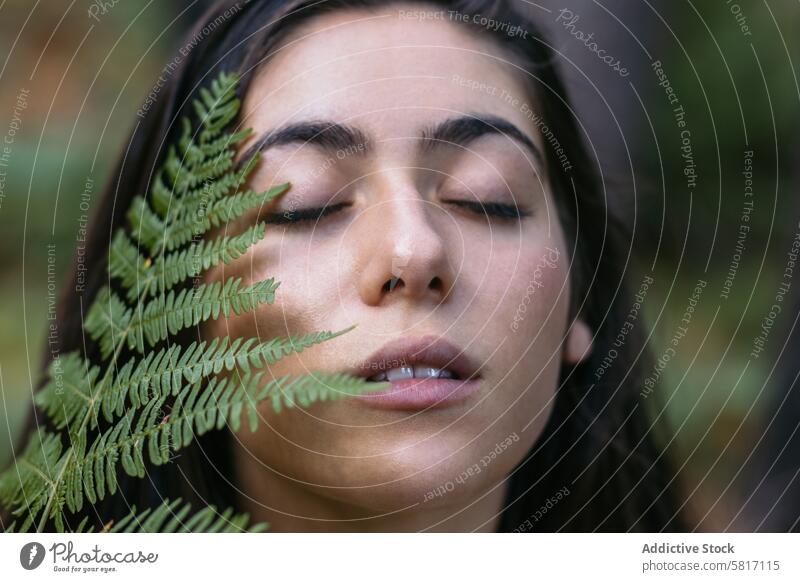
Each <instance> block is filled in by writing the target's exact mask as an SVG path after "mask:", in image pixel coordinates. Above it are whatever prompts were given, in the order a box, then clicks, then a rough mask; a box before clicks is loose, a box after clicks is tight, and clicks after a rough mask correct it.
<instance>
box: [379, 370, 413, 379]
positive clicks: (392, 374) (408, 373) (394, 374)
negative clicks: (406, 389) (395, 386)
mask: <svg viewBox="0 0 800 582" xmlns="http://www.w3.org/2000/svg"><path fill="white" fill-rule="evenodd" d="M386 377H387V378H388V379H389V382H394V381H395V380H408V379H409V378H413V377H414V368H408V367H403V368H392V369H391V370H387V372H386Z"/></svg>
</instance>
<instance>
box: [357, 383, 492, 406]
mask: <svg viewBox="0 0 800 582" xmlns="http://www.w3.org/2000/svg"><path fill="white" fill-rule="evenodd" d="M478 388H480V379H479V378H473V379H471V380H449V379H445V378H409V379H407V380H394V381H392V382H391V387H390V388H389V389H388V390H385V391H383V392H368V393H366V394H361V395H359V396H357V398H358V399H359V400H361V401H362V402H364V403H365V404H367V405H368V406H372V407H374V408H385V409H393V410H424V409H426V408H444V407H446V406H452V405H453V404H457V403H459V402H463V401H464V400H466V399H467V398H469V397H470V396H471V395H472V394H474V393H475V392H476V391H477V390H478Z"/></svg>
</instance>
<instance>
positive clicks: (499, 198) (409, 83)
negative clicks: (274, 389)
mask: <svg viewBox="0 0 800 582" xmlns="http://www.w3.org/2000/svg"><path fill="white" fill-rule="evenodd" d="M419 11H420V9H419V7H418V6H409V7H405V8H404V7H402V6H393V7H389V8H386V9H383V10H378V11H373V12H362V11H339V12H334V13H332V14H328V15H324V16H318V17H316V18H314V19H311V20H309V21H308V22H306V23H305V24H304V25H302V26H301V27H300V28H298V29H296V30H295V31H294V32H293V34H292V35H291V38H290V39H289V40H288V41H287V42H285V43H284V48H283V49H282V50H280V51H279V52H278V53H277V54H276V55H274V57H272V58H271V59H270V60H269V62H268V63H267V64H266V65H265V66H264V67H263V68H262V69H261V70H260V71H259V72H258V74H257V75H256V77H255V79H254V81H253V83H252V84H251V86H250V88H249V92H248V94H247V96H246V98H245V100H244V105H243V111H242V114H243V121H242V124H243V125H244V126H245V127H252V128H253V130H254V131H253V136H252V138H251V139H250V140H249V141H248V142H247V143H246V144H245V148H243V150H244V149H246V148H247V147H250V146H252V145H253V144H255V143H256V142H257V141H258V140H259V139H260V138H261V137H263V136H265V135H268V134H273V135H278V132H280V131H281V129H282V128H285V127H286V126H288V125H290V124H291V125H295V127H294V130H295V131H292V132H281V134H280V135H281V139H279V140H277V141H276V142H275V143H273V144H271V145H269V146H268V147H266V148H265V149H264V150H263V154H262V156H263V157H262V161H261V163H260V165H259V167H258V169H257V170H256V171H255V172H254V173H253V174H252V175H251V181H250V186H251V187H252V188H254V189H257V190H266V189H268V188H270V187H271V186H274V185H277V184H281V183H284V182H291V184H292V186H291V188H290V189H289V190H288V191H287V192H286V193H285V194H283V195H282V196H281V197H280V198H279V199H277V201H274V202H273V204H272V205H270V206H268V207H267V206H265V207H263V208H261V209H260V211H259V212H257V213H256V212H254V213H252V214H251V215H249V216H247V217H246V218H243V219H242V220H239V221H237V222H236V223H235V224H229V225H228V230H229V233H230V231H237V232H238V231H241V230H242V229H244V228H245V227H246V226H248V225H252V224H253V223H254V221H256V220H270V218H271V219H272V223H269V224H267V232H266V236H265V237H264V238H263V240H261V241H260V242H259V243H258V244H256V245H254V246H253V247H252V248H251V250H250V251H249V252H248V253H247V254H246V255H244V256H243V257H241V258H239V259H238V260H236V261H234V262H233V263H231V264H229V265H227V266H224V268H219V269H216V270H215V271H213V272H212V273H211V274H210V278H215V279H216V278H221V277H229V276H239V277H243V278H244V280H245V282H248V283H252V282H255V281H258V280H262V279H267V278H270V277H274V278H276V279H277V280H279V281H280V288H279V289H278V291H277V294H276V299H275V302H274V304H273V305H265V306H263V307H262V308H260V309H259V310H258V311H257V312H256V313H255V314H253V313H251V314H247V315H243V316H239V317H232V318H229V319H227V320H219V321H216V322H211V323H209V324H208V326H207V328H206V330H205V333H206V334H207V335H208V336H215V335H221V334H226V335H229V336H232V337H239V336H258V337H260V338H261V339H262V340H265V339H268V338H272V337H275V336H287V335H293V336H294V335H301V334H306V333H309V332H314V331H321V330H329V331H338V330H342V329H344V328H347V327H349V326H351V325H353V324H358V326H357V327H356V328H355V329H354V330H352V331H350V332H348V333H345V334H343V335H341V336H339V337H337V338H334V339H332V340H330V341H327V342H324V343H322V344H319V345H317V346H315V347H313V348H311V349H307V350H305V351H303V352H302V353H300V354H295V355H293V356H291V357H287V358H284V359H283V360H281V361H280V362H279V363H278V364H276V365H275V366H273V367H272V368H271V373H272V374H274V375H275V376H280V375H284V374H297V375H300V374H305V373H308V372H309V371H311V370H320V371H325V372H350V373H359V371H363V369H364V364H363V362H364V361H365V360H367V359H368V358H369V357H370V355H371V354H373V352H375V351H376V350H378V349H379V348H382V347H383V346H384V345H386V344H387V343H388V342H392V341H394V340H401V341H408V342H412V343H413V341H415V340H419V341H420V342H421V343H422V344H424V345H430V344H433V343H436V344H440V343H444V342H447V343H449V344H451V345H452V347H455V348H456V351H457V352H462V356H463V359H464V361H465V362H467V368H469V365H472V366H473V369H475V368H477V377H476V378H475V379H474V380H473V381H472V382H470V383H469V384H468V385H467V384H464V383H463V382H459V381H458V380H450V381H440V382H439V384H438V388H435V390H443V391H445V392H446V391H450V390H451V389H452V388H453V387H458V388H459V389H457V390H456V391H455V393H454V394H451V395H450V396H449V397H447V398H441V395H442V392H437V391H431V390H434V389H433V388H427V387H419V386H423V385H422V384H420V383H419V382H420V381H419V380H416V384H417V385H418V389H417V390H416V391H415V390H414V389H413V388H411V389H409V390H405V396H397V395H395V396H396V397H392V398H388V399H384V400H380V401H379V400H370V399H369V398H364V399H357V398H345V399H343V400H339V401H336V402H332V403H331V402H325V403H319V404H316V405H314V406H312V407H310V408H308V409H297V408H295V409H291V410H284V411H282V412H281V413H280V414H275V413H274V412H273V411H272V408H271V404H270V403H269V402H264V403H263V406H262V407H261V409H260V412H261V414H262V423H263V426H261V427H260V428H259V429H258V430H257V431H256V432H253V433H250V432H249V431H248V430H246V429H245V430H242V431H241V432H240V433H237V435H236V436H235V437H234V438H235V439H237V440H238V441H239V442H240V444H241V445H242V446H236V447H234V450H235V451H236V452H235V455H236V459H235V464H236V467H237V472H238V479H239V484H240V486H241V488H242V489H243V491H244V493H245V495H246V496H248V497H250V498H251V503H252V504H253V505H254V506H258V507H261V506H263V507H264V508H265V510H264V511H268V510H275V511H277V512H279V513H280V512H287V513H291V514H293V515H295V516H303V517H308V518H311V519H324V518H331V517H333V518H334V519H335V516H336V515H345V514H347V515H360V516H361V517H363V518H368V517H370V516H373V515H378V514H386V513H389V512H395V511H401V510H402V511H418V510H421V509H425V510H426V511H430V512H431V513H430V514H431V515H434V514H435V513H436V511H435V510H436V509H437V508H438V509H439V510H440V511H439V513H440V514H443V515H444V517H445V518H446V517H447V516H448V515H450V514H451V513H455V512H456V511H458V509H461V508H463V507H466V506H467V505H469V504H470V503H472V502H473V501H475V499H476V498H478V497H480V496H481V495H482V494H483V493H485V492H487V491H489V490H493V493H492V495H494V499H500V498H501V496H502V492H503V487H502V484H503V482H504V480H505V479H506V477H507V476H508V474H509V472H510V471H511V470H512V469H513V467H514V466H515V465H516V464H517V463H518V462H519V461H520V460H521V459H522V458H523V456H524V455H525V453H526V452H527V451H528V450H529V449H530V448H531V446H532V445H533V444H534V442H535V441H536V439H537V437H538V436H539V435H540V433H541V431H542V429H543V427H544V425H545V423H546V421H547V419H548V415H549V413H550V410H551V406H552V404H553V398H554V393H555V390H556V387H557V382H558V378H559V369H560V365H561V363H562V361H563V360H564V359H565V358H566V359H572V360H574V357H573V353H572V352H576V353H577V352H580V351H581V349H585V348H586V346H585V345H584V346H582V345H576V343H575V341H574V340H570V339H567V341H566V342H565V335H566V333H567V332H566V330H567V326H568V323H569V322H568V297H569V277H568V265H569V253H568V252H567V250H566V249H567V247H566V244H565V238H564V233H563V231H562V229H561V227H560V225H559V222H558V219H557V215H556V212H555V205H554V200H553V199H552V197H551V193H550V190H549V187H548V180H547V175H546V173H545V169H544V166H543V163H542V160H541V159H540V156H541V155H542V154H543V153H544V150H545V147H547V146H546V145H545V144H544V143H543V140H542V136H541V134H540V132H539V131H538V130H537V125H536V123H535V118H532V116H533V114H535V113H536V112H537V107H536V104H535V103H533V102H532V101H531V98H530V93H529V91H528V89H527V88H526V86H525V85H524V83H523V79H524V73H523V72H522V71H520V70H519V69H517V68H515V66H514V65H513V64H512V63H511V61H510V57H509V55H508V54H506V53H505V52H503V51H502V49H501V48H499V47H498V46H496V45H495V44H494V42H493V41H492V40H490V39H485V38H483V36H478V35H476V34H475V32H474V31H472V30H470V29H469V28H467V27H466V26H464V25H463V24H459V23H458V22H451V21H449V18H448V16H449V15H448V13H447V11H439V12H436V13H434V12H431V11H429V12H428V13H427V14H428V15H429V18H428V19H424V20H423V19H420V18H417V17H416V16H415V14H416V15H419V13H420V12H419ZM431 14H437V15H438V16H439V17H438V18H431V17H430V15H431ZM481 120H483V121H481ZM487 120H488V121H487ZM311 123H314V124H322V125H321V126H318V125H315V126H312V127H311V128H310V129H309V128H307V127H304V126H303V125H302V124H311ZM296 124H300V125H296ZM331 124H336V127H335V128H331V129H328V130H327V131H324V132H322V133H320V130H321V129H322V128H324V127H325V126H328V125H331ZM492 126H494V127H492ZM314 136H316V137H314ZM479 203H484V204H485V205H487V206H486V212H487V213H488V214H486V213H484V211H483V210H481V206H480V204H479ZM320 207H328V209H329V211H330V212H329V213H328V214H327V215H325V216H323V217H322V218H320V219H319V220H317V219H312V220H308V221H303V222H296V223H288V224H280V223H275V218H276V216H277V217H279V218H280V217H284V219H285V218H286V217H290V216H299V215H301V214H302V211H303V210H305V209H311V208H320ZM515 208H516V209H518V211H519V213H520V214H521V215H522V216H515ZM293 212H294V214H293ZM496 212H500V213H501V214H503V213H505V214H506V215H507V216H506V217H503V216H496V215H494V214H493V213H496ZM579 325H580V324H579ZM574 328H575V326H573V329H574ZM582 337H583V336H582ZM578 343H580V342H578ZM565 346H571V347H568V348H566V351H565ZM576 350H577V351H576ZM412 351H413V350H412ZM410 357H413V355H410ZM390 359H391V360H393V361H383V362H380V363H379V364H378V365H376V367H375V368H374V369H373V370H372V372H370V373H373V372H379V371H381V369H382V368H381V366H383V367H396V366H398V365H399V366H401V367H402V366H403V364H407V365H408V364H409V360H406V361H403V360H404V357H402V354H401V357H398V358H390ZM417 365H418V366H420V365H421V366H424V365H425V363H424V362H421V363H418V364H417ZM406 367H408V366H406ZM467 368H465V369H467ZM416 370H417V372H416V374H417V375H419V374H420V373H421V372H423V373H424V369H422V368H416ZM428 383H429V384H431V385H432V386H433V385H434V384H435V383H431V382H428ZM409 384H415V381H411V382H408V381H406V382H405V383H404V384H402V386H404V387H407V386H408V385H409ZM398 385H400V383H398ZM426 390H429V391H428V392H426ZM409 394H410V396H409ZM406 396H407V397H406ZM497 485H499V486H498V487H495V486H497ZM492 488H494V489H492ZM434 492H438V493H434ZM298 499H304V500H305V501H304V503H303V504H302V506H299V507H298V506H296V501H295V505H293V502H292V501H291V500H298ZM336 507H338V508H348V510H347V511H344V510H343V511H342V512H341V513H339V514H337V513H336V510H334V509H331V508H336ZM267 508H268V509H267ZM497 509H498V510H499V509H500V508H499V507H498V508H497Z"/></svg>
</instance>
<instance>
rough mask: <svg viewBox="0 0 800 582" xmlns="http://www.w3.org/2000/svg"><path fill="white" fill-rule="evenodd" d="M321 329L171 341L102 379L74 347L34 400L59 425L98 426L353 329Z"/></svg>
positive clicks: (51, 371)
mask: <svg viewBox="0 0 800 582" xmlns="http://www.w3.org/2000/svg"><path fill="white" fill-rule="evenodd" d="M354 328H355V326H350V327H348V328H345V329H342V330H340V331H337V332H330V331H321V332H312V333H308V334H303V335H299V336H291V337H286V338H283V337H276V338H272V339H269V340H265V341H263V342H258V341H257V340H256V338H248V339H244V338H237V339H235V340H233V341H231V340H230V338H228V337H222V338H220V337H216V338H214V339H213V340H211V341H210V342H199V343H198V342H192V343H191V344H189V345H188V346H182V345H180V344H173V345H171V346H169V347H168V348H162V349H160V350H158V351H152V352H148V353H147V354H146V355H145V356H144V357H142V358H140V359H137V358H131V359H130V360H128V361H127V362H126V363H125V364H124V365H122V366H121V367H120V368H119V370H117V371H116V372H115V373H114V374H113V375H112V376H109V377H108V378H107V379H106V380H105V381H104V382H100V381H97V380H96V379H97V377H98V376H99V373H100V368H99V366H91V367H89V368H88V369H87V366H88V364H87V363H86V362H85V361H84V360H83V359H82V358H80V357H79V355H78V354H77V353H76V352H72V353H69V354H66V355H64V356H62V357H60V358H59V359H58V360H54V361H53V362H52V363H51V364H50V366H49V368H48V378H49V380H48V382H47V383H46V384H45V385H44V387H43V388H42V389H41V390H40V391H39V392H37V394H36V397H35V401H36V405H37V406H39V408H41V409H42V410H43V411H44V412H45V413H46V414H47V415H48V416H49V417H50V419H51V420H52V421H53V423H54V424H55V425H56V427H58V428H64V427H66V426H71V425H76V424H77V423H78V422H80V421H81V420H82V419H85V418H87V417H88V418H89V422H88V427H89V428H91V429H94V428H96V427H97V423H98V420H99V418H100V416H101V415H102V417H103V418H105V420H107V421H109V422H112V421H113V420H114V419H115V418H118V417H120V416H121V415H122V414H123V412H124V410H125V408H126V407H136V408H138V407H140V406H143V405H144V404H146V403H147V402H149V401H150V400H151V399H152V398H157V397H159V396H164V395H173V396H174V395H177V394H178V392H179V391H180V390H181V389H183V388H184V386H186V385H187V384H194V383H196V382H199V381H201V380H205V379H207V378H209V377H212V376H216V375H219V374H224V373H227V372H233V371H234V370H236V371H238V372H239V373H241V374H248V373H250V372H251V371H252V370H258V369H263V368H265V367H267V366H270V365H274V364H275V363H277V362H278V361H279V360H280V359H281V358H283V357H285V356H288V355H290V354H293V353H300V352H302V351H303V350H304V349H307V348H310V347H312V346H314V345H317V344H320V343H322V342H325V341H328V340H330V339H333V338H335V337H337V336H340V335H342V334H344V333H347V332H349V331H351V330H352V329H354Z"/></svg>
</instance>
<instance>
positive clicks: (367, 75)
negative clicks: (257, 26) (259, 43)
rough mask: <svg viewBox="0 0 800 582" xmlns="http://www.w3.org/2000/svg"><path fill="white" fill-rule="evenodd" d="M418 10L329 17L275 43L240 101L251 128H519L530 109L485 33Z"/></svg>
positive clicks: (391, 131)
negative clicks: (307, 124)
mask: <svg viewBox="0 0 800 582" xmlns="http://www.w3.org/2000/svg"><path fill="white" fill-rule="evenodd" d="M419 10H420V9H419V8H415V9H413V12H412V9H403V8H398V7H392V8H388V7H387V8H386V9H381V10H371V11H365V10H349V9H348V10H339V11H334V12H331V13H329V14H322V15H318V16H315V17H312V18H310V19H309V20H308V21H306V22H304V23H302V24H301V25H300V26H298V27H297V28H296V29H294V30H293V31H292V33H291V34H290V35H289V36H288V37H287V38H286V39H284V41H283V42H282V45H281V47H280V48H279V49H277V50H276V51H274V52H273V53H272V54H271V56H270V57H269V59H268V60H267V61H266V62H265V63H264V65H262V67H261V69H260V70H259V71H258V73H257V74H256V76H255V78H254V80H253V83H252V84H251V86H250V89H249V92H248V94H247V96H246V98H245V103H244V114H245V117H246V124H248V125H253V126H254V127H255V128H256V130H262V131H263V130H265V129H270V128H274V127H276V126H278V125H281V124H284V123H286V122H289V121H297V120H305V119H310V118H324V119H332V120H336V121H347V122H350V123H353V124H359V125H361V126H363V127H364V128H365V129H366V130H367V131H368V132H369V133H371V134H374V135H376V136H377V137H379V138H380V137H388V136H391V135H408V134H409V133H410V132H411V130H412V129H414V128H415V127H417V126H422V125H425V124H426V123H430V122H431V121H435V120H438V119H441V118H443V117H449V116H452V115H454V114H472V113H492V114H495V115H500V116H502V117H505V118H506V119H508V120H509V121H511V122H512V123H514V124H516V125H518V126H519V127H522V128H525V129H528V130H529V133H530V135H531V136H532V137H533V138H534V139H535V140H536V141H537V142H538V141H539V140H538V136H536V135H535V134H536V133H537V132H535V131H533V130H532V128H533V127H534V126H533V124H532V122H531V120H530V114H531V112H532V111H535V110H536V107H535V105H534V104H533V102H532V101H533V95H532V94H531V92H530V90H529V88H528V87H529V85H528V83H526V82H525V80H524V79H525V77H526V75H527V73H526V72H525V71H524V69H523V68H522V67H521V66H520V64H519V63H518V61H516V60H515V58H514V56H513V55H512V54H511V53H510V52H509V51H507V50H504V49H503V48H502V47H501V46H499V45H498V44H496V43H495V41H493V40H492V39H491V38H487V36H486V35H483V34H479V33H478V32H477V31H475V30H473V29H472V28H470V27H468V26H467V25H465V24H461V23H458V22H454V21H452V20H450V19H449V18H448V12H447V11H446V10H435V11H434V10H433V9H429V10H430V12H429V14H430V13H434V12H435V13H437V14H440V15H443V18H429V19H419V18H414V17H412V16H409V14H412V13H414V12H416V13H418V11H419Z"/></svg>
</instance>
